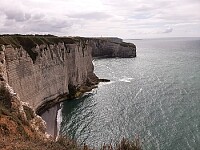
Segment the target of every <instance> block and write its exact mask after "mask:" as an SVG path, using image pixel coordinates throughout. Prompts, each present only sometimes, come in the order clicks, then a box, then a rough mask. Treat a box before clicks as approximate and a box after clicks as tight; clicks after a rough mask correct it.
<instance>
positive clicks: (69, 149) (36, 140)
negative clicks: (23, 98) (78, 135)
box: [0, 86, 141, 150]
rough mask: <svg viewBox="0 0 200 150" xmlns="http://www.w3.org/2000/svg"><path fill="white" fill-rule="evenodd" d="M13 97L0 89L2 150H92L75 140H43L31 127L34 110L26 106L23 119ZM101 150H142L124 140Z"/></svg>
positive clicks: (0, 140) (103, 146)
mask: <svg viewBox="0 0 200 150" xmlns="http://www.w3.org/2000/svg"><path fill="white" fill-rule="evenodd" d="M11 99H12V98H11V95H10V94H9V92H8V91H7V90H6V89H5V88H4V87H3V86H1V87H0V137H1V138H0V149H2V150H15V149H17V150H26V149H27V150H41V149H44V150H45V149H48V150H58V149H59V150H92V149H95V148H90V147H89V146H87V145H86V144H84V145H83V146H81V145H79V143H77V142H76V141H75V140H72V139H69V138H67V137H60V138H58V140H57V141H54V140H53V138H51V137H50V138H43V137H42V136H41V134H38V132H37V131H36V130H35V129H34V128H33V127H32V126H31V124H30V121H31V120H32V119H33V118H34V112H33V110H32V109H31V108H30V107H28V106H24V112H25V114H26V117H27V119H24V118H22V116H21V115H19V114H18V113H16V110H14V109H13V108H12V106H11V105H12V104H11V103H10V102H11ZM100 149H101V150H115V149H116V150H141V146H140V142H139V140H138V139H136V140H134V141H128V140H126V139H122V140H121V141H120V142H119V143H117V144H116V145H111V144H108V145H106V144H103V145H102V147H101V148H100Z"/></svg>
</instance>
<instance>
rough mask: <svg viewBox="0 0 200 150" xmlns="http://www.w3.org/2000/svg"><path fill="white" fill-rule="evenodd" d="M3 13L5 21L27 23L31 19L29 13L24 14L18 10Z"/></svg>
mask: <svg viewBox="0 0 200 150" xmlns="http://www.w3.org/2000/svg"><path fill="white" fill-rule="evenodd" d="M4 13H5V16H6V18H7V19H13V20H15V21H16V22H23V21H27V20H29V19H30V18H31V14H30V13H25V12H23V11H21V10H18V9H15V10H5V11H4Z"/></svg>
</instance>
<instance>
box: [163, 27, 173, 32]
mask: <svg viewBox="0 0 200 150" xmlns="http://www.w3.org/2000/svg"><path fill="white" fill-rule="evenodd" d="M172 31H173V28H170V27H169V28H167V29H165V31H163V33H171V32H172Z"/></svg>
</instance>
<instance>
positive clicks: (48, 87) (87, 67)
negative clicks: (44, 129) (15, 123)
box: [0, 36, 136, 110]
mask: <svg viewBox="0 0 200 150" xmlns="http://www.w3.org/2000/svg"><path fill="white" fill-rule="evenodd" d="M0 45H1V54H0V65H1V76H0V79H1V77H2V78H3V79H4V80H5V81H6V82H7V83H8V84H9V85H10V86H11V87H12V88H13V89H14V91H13V93H17V94H18V96H19V97H20V99H21V100H22V101H24V102H28V103H29V104H30V106H32V107H33V109H34V110H37V109H38V108H39V107H41V106H43V105H45V104H46V102H50V101H53V102H59V101H60V100H64V99H65V98H66V96H67V95H69V94H70V92H71V91H73V89H74V88H75V89H78V88H79V87H81V86H90V85H94V84H95V83H98V78H97V77H96V75H95V74H94V73H93V70H94V66H93V64H92V56H94V57H135V56H136V47H135V45H134V44H130V43H124V42H122V40H121V39H118V38H81V37H75V38H63V37H61V38H59V37H41V36H7V37H6V36H5V37H4V36H2V37H0ZM79 89H84V90H86V91H87V90H88V89H87V88H86V87H84V88H79ZM89 89H90V88H89ZM81 92H82V91H81ZM79 94H80V93H78V94H77V95H79Z"/></svg>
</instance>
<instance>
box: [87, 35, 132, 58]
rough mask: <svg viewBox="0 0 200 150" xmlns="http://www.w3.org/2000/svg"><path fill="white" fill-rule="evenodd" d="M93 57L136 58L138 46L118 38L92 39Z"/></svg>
mask: <svg viewBox="0 0 200 150" xmlns="http://www.w3.org/2000/svg"><path fill="white" fill-rule="evenodd" d="M89 45H90V46H91V47H92V56H93V57H108V58H110V57H121V58H130V57H136V46H135V45H134V44H132V43H125V42H123V41H122V40H121V39H117V38H103V40H102V39H101V38H100V39H90V40H89Z"/></svg>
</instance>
